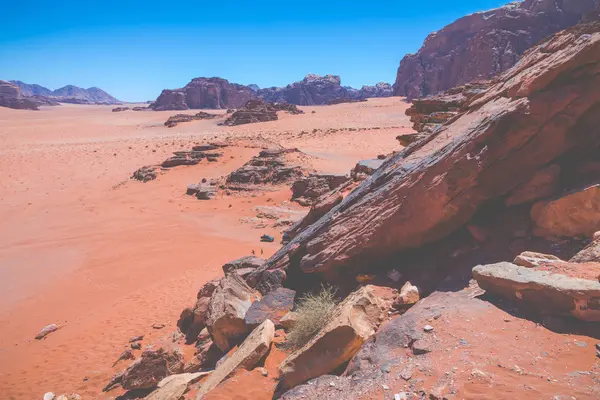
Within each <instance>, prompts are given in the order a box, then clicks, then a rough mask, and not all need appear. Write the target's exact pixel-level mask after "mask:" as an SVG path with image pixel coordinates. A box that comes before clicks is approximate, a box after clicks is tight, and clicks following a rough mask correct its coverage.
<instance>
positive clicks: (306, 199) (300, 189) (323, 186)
mask: <svg viewBox="0 0 600 400" xmlns="http://www.w3.org/2000/svg"><path fill="white" fill-rule="evenodd" d="M348 182H350V178H349V177H348V176H346V175H333V174H310V175H308V176H307V177H306V178H302V179H300V180H297V181H296V182H294V184H293V185H292V200H294V201H297V202H298V203H299V204H301V205H304V206H309V205H313V204H315V203H316V202H317V200H318V199H319V197H321V196H323V195H324V194H326V193H329V192H330V191H332V190H334V189H337V188H338V187H340V186H342V185H344V184H346V183H348Z"/></svg>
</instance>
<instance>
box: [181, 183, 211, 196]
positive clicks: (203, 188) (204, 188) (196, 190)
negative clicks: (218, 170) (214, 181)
mask: <svg viewBox="0 0 600 400" xmlns="http://www.w3.org/2000/svg"><path fill="white" fill-rule="evenodd" d="M185 193H186V194H187V195H194V196H196V198H197V199H198V200H210V199H212V198H213V197H215V196H216V195H217V188H216V187H215V186H213V185H209V184H206V183H194V184H191V185H188V187H187V190H186V192H185Z"/></svg>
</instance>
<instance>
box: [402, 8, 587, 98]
mask: <svg viewBox="0 0 600 400" xmlns="http://www.w3.org/2000/svg"><path fill="white" fill-rule="evenodd" d="M595 6H596V1H594V0H564V1H558V0H526V1H523V2H514V3H510V4H508V5H506V6H503V7H500V8H497V9H494V10H489V11H485V12H478V13H474V14H471V15H468V16H466V17H463V18H460V19H458V20H457V21H455V22H453V23H452V24H450V25H447V26H446V27H444V28H443V29H441V30H440V31H437V32H434V33H431V34H430V35H429V36H428V37H427V39H425V42H424V43H423V46H422V47H421V49H419V51H418V52H417V53H416V54H408V55H407V56H405V57H404V58H403V59H402V61H401V62H400V67H399V68H398V73H397V75H396V82H395V83H394V95H395V96H407V97H408V98H410V99H413V98H418V97H422V96H427V95H431V94H436V93H439V92H441V91H444V90H447V89H449V88H452V87H455V86H458V85H462V84H464V83H467V82H471V81H473V80H475V79H489V78H492V77H494V76H495V75H498V74H501V73H503V72H505V71H507V70H508V69H510V68H511V67H512V66H513V65H515V64H516V63H517V61H518V60H519V58H520V57H521V55H522V54H523V53H524V52H525V51H526V50H527V49H529V48H530V47H532V46H533V45H535V44H536V43H538V42H540V41H541V40H542V39H544V38H546V37H547V36H549V35H552V34H554V33H556V32H558V31H560V30H562V29H565V28H568V27H570V26H573V25H575V24H576V23H578V22H579V21H580V20H581V19H582V16H584V15H585V14H586V13H588V12H589V11H591V10H592V9H593V8H594V7H595Z"/></svg>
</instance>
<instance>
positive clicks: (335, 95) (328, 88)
mask: <svg viewBox="0 0 600 400" xmlns="http://www.w3.org/2000/svg"><path fill="white" fill-rule="evenodd" d="M257 94H258V96H260V97H261V98H262V99H264V100H265V101H267V102H270V103H289V104H297V105H301V106H312V105H322V104H329V102H331V101H332V100H335V99H339V98H347V97H349V96H348V92H347V89H346V88H344V87H342V86H341V79H340V77H339V76H337V75H325V76H319V75H314V74H309V75H307V76H306V77H305V78H304V79H303V80H301V81H299V82H294V83H292V84H290V85H287V86H286V87H282V88H281V87H272V88H267V89H260V90H258V92H257Z"/></svg>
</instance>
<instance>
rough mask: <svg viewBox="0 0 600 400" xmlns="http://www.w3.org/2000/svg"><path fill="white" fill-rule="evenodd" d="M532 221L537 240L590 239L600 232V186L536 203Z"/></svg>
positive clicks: (532, 212) (532, 210) (532, 211)
mask: <svg viewBox="0 0 600 400" xmlns="http://www.w3.org/2000/svg"><path fill="white" fill-rule="evenodd" d="M531 219H532V220H533V222H534V223H535V224H536V227H535V228H534V230H533V233H534V234H535V235H537V236H550V237H563V236H566V237H589V236H591V235H593V234H594V232H596V231H597V230H599V229H600V185H593V186H589V187H586V188H583V189H581V190H577V191H573V192H571V193H569V194H567V195H565V196H562V197H559V198H556V199H553V200H543V201H540V202H538V203H535V204H534V205H533V207H532V208H531Z"/></svg>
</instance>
